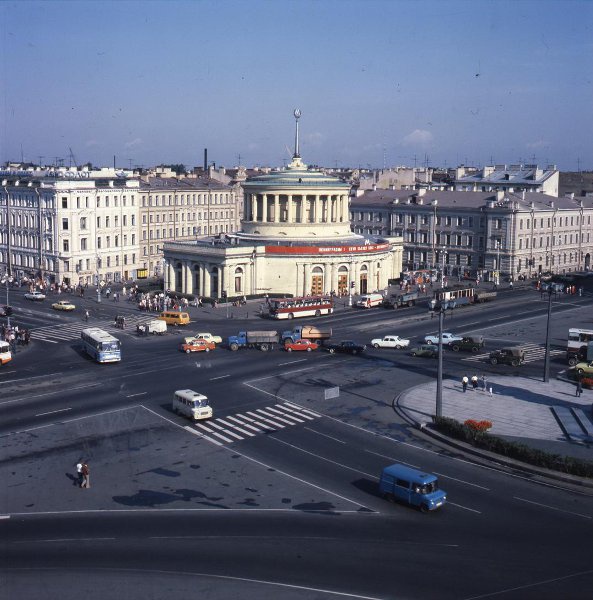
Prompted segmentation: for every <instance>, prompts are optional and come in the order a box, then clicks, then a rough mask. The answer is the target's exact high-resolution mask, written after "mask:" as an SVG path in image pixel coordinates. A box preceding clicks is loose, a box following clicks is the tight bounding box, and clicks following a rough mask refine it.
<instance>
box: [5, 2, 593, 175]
mask: <svg viewBox="0 0 593 600" xmlns="http://www.w3.org/2000/svg"><path fill="white" fill-rule="evenodd" d="M0 11H1V12H0V51H1V54H2V56H1V57H0V59H1V60H0V88H1V90H0V98H1V100H0V111H1V112H0V115H1V116H0V119H1V122H0V161H2V162H4V161H6V160H19V159H20V157H21V152H22V154H23V156H24V158H25V160H30V161H35V162H37V161H38V160H39V156H43V157H44V159H43V162H45V163H51V162H53V161H54V159H55V157H62V158H64V159H65V161H66V164H68V156H69V147H71V148H72V150H73V152H74V155H75V156H76V159H77V161H78V162H79V163H83V162H86V161H91V162H93V163H94V164H96V165H110V164H112V163H113V156H114V155H115V156H116V157H117V164H118V166H125V167H127V166H129V165H130V160H131V164H132V165H144V166H150V165H154V164H159V163H184V164H186V165H187V166H195V165H201V164H202V163H203V149H204V148H206V147H207V148H208V155H209V159H210V160H212V161H215V162H216V164H217V165H225V166H227V167H232V166H235V165H237V164H238V156H239V155H240V156H241V162H242V163H243V164H245V165H248V166H252V165H271V166H281V165H282V164H283V161H284V160H285V159H287V158H289V157H290V153H291V152H292V149H293V143H294V119H293V117H292V111H293V109H294V108H295V107H299V108H300V109H301V111H302V118H301V121H300V127H301V134H302V135H301V155H302V156H303V159H304V161H305V162H307V163H308V164H320V165H326V166H335V165H337V166H363V167H366V166H372V167H382V166H383V164H384V162H385V164H386V165H387V166H393V165H399V164H407V165H413V164H414V162H415V161H416V163H417V164H418V165H421V164H423V163H424V162H425V160H426V157H428V161H429V164H430V165H431V166H435V165H440V166H443V165H446V166H455V165H457V164H460V163H466V164H474V165H483V164H489V163H490V162H491V160H493V161H494V162H495V163H505V162H506V163H516V162H518V161H519V160H522V161H523V162H532V161H533V158H534V157H535V160H536V161H537V162H539V163H540V164H543V163H546V164H548V163H553V164H557V165H558V167H559V168H560V169H563V170H576V169H577V168H578V167H579V166H580V168H581V169H593V143H591V134H592V132H593V2H591V1H588V0H577V1H571V0H562V1H551V0H550V1H546V0H537V1H534V2H532V1H529V0H523V1H521V0H515V1H513V2H505V1H502V0H501V1H483V0H473V1H447V0H442V1H428V0H427V1H416V2H411V1H410V2H405V1H394V0H392V1H376V0H375V1H374V0H367V1H361V0H357V1H354V0H342V1H330V0H323V1H316V2H312V1H307V0H302V1H293V2H291V1H284V0H276V1H264V0H249V1H224V0H222V1H221V0H217V1H214V2H211V1H202V2H175V1H171V2H160V1H153V2H51V1H48V2H26V1H20V2H7V1H4V2H1V3H0Z"/></svg>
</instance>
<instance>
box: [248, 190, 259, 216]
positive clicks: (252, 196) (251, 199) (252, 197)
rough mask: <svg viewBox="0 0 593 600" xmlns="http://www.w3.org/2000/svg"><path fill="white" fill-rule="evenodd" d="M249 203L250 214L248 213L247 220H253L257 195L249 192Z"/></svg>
mask: <svg viewBox="0 0 593 600" xmlns="http://www.w3.org/2000/svg"><path fill="white" fill-rule="evenodd" d="M249 203H250V205H251V214H250V215H249V219H248V220H249V221H255V216H256V213H257V195H256V194H249Z"/></svg>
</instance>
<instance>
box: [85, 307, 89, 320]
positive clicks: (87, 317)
mask: <svg viewBox="0 0 593 600" xmlns="http://www.w3.org/2000/svg"><path fill="white" fill-rule="evenodd" d="M84 320H85V321H86V322H87V323H88V322H89V311H88V309H87V310H85V311H84Z"/></svg>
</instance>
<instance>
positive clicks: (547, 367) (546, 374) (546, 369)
mask: <svg viewBox="0 0 593 600" xmlns="http://www.w3.org/2000/svg"><path fill="white" fill-rule="evenodd" d="M553 293H554V290H553V289H552V285H549V287H548V322H547V324H546V357H545V359H544V383H548V382H549V381H550V322H551V321H552V294H553Z"/></svg>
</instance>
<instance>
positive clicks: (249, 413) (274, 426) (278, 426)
mask: <svg viewBox="0 0 593 600" xmlns="http://www.w3.org/2000/svg"><path fill="white" fill-rule="evenodd" d="M247 414H248V415H251V416H252V417H254V418H256V419H259V420H260V421H264V422H265V423H271V424H272V426H273V428H274V429H284V427H285V426H284V425H281V424H280V423H276V422H275V421H272V420H271V419H266V418H265V417H262V415H257V414H255V413H253V412H250V411H247ZM268 427H269V426H268Z"/></svg>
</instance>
